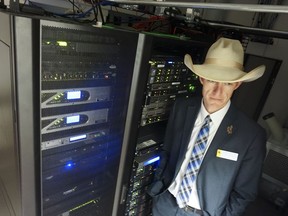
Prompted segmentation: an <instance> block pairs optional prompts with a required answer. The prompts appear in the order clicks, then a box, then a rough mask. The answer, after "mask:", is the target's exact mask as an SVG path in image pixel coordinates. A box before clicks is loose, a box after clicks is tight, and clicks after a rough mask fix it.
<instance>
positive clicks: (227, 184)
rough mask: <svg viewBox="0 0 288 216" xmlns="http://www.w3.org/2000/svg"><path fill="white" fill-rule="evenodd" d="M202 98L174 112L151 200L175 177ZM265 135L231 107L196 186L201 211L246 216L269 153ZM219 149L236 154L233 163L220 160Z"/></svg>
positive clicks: (178, 103) (179, 103)
mask: <svg viewBox="0 0 288 216" xmlns="http://www.w3.org/2000/svg"><path fill="white" fill-rule="evenodd" d="M200 105H201V98H191V99H180V100H178V101H176V102H175V105H174V107H173V109H172V110H171V113H170V118H169V121H168V125H167V130H166V136H165V140H164V147H163V151H162V153H161V160H160V161H161V162H160V166H159V168H158V169H157V171H156V174H155V178H156V180H155V182H154V183H153V185H152V187H151V188H150V190H149V194H150V195H151V196H152V197H153V196H154V197H155V196H157V195H159V194H161V193H163V192H164V191H166V190H167V189H168V187H169V186H170V184H171V183H172V182H173V180H174V179H175V177H176V175H177V173H178V171H179V169H180V166H181V164H182V162H183V160H184V156H185V153H186V150H187V147H188V144H189V139H190V136H191V132H192V128H193V125H194V122H195V120H196V117H197V114H198V112H199V110H200ZM265 144H266V134H265V131H264V129H263V128H261V127H260V126H259V125H258V124H257V123H255V122H254V121H253V120H251V119H249V118H248V117H246V116H245V115H244V114H243V113H242V112H240V111H238V110H237V109H236V108H235V107H234V106H233V105H232V104H231V106H230V108H229V110H228V112H227V114H226V115H225V117H224V119H223V121H222V123H221V124H220V126H219V129H218V131H217V132H216V134H215V137H214V139H213V140H212V142H211V145H210V147H209V149H208V151H207V153H206V155H205V158H204V159H203V162H202V165H201V167H200V170H199V173H198V177H197V181H196V185H197V189H198V196H199V201H200V206H201V209H202V210H204V213H205V215H209V216H236V215H242V214H243V213H244V211H245V208H246V206H247V205H248V204H249V203H250V202H251V201H253V200H254V199H255V198H256V195H257V191H258V182H259V180H260V177H261V168H262V164H263V160H264V157H265V153H266V147H265ZM218 149H221V150H225V151H229V152H234V153H237V154H238V160H237V161H233V160H229V159H223V158H219V157H216V152H217V150H218Z"/></svg>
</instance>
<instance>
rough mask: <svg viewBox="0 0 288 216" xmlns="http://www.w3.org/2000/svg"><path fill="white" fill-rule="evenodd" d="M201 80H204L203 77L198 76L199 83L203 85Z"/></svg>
mask: <svg viewBox="0 0 288 216" xmlns="http://www.w3.org/2000/svg"><path fill="white" fill-rule="evenodd" d="M203 80H204V78H202V77H199V81H200V83H201V84H202V85H203Z"/></svg>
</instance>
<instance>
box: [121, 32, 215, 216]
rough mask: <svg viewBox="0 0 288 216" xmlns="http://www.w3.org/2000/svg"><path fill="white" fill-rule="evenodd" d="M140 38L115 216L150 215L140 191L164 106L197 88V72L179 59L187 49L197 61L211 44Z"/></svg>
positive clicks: (149, 175) (153, 157)
mask: <svg viewBox="0 0 288 216" xmlns="http://www.w3.org/2000/svg"><path fill="white" fill-rule="evenodd" d="M142 36H143V38H144V45H143V50H142V53H143V54H142V57H141V61H140V62H139V63H138V64H139V66H138V67H139V70H140V72H139V76H138V80H137V81H136V83H137V84H135V86H136V87H135V88H134V89H132V91H134V92H135V101H134V104H133V106H134V107H133V111H134V116H133V119H132V120H131V125H133V126H132V127H131V130H130V134H131V135H130V137H129V141H128V143H129V148H128V150H127V154H128V155H130V157H127V158H126V159H125V167H130V168H129V169H128V168H127V169H126V170H125V171H124V174H123V179H122V185H121V188H122V190H121V196H120V199H119V206H118V212H117V213H118V214H117V215H119V216H122V215H125V216H136V215H137V216H140V215H151V207H152V201H151V197H149V196H148V195H147V194H146V191H147V188H148V187H149V185H150V184H151V182H152V181H153V177H154V171H155V169H156V167H157V164H158V163H159V161H160V160H161V158H160V156H159V150H161V146H162V144H163V138H164V134H165V129H166V124H167V119H168V116H169V109H170V108H171V106H172V105H173V102H174V101H175V99H176V98H177V97H181V96H182V97H190V96H192V95H195V94H200V92H201V85H200V82H199V81H198V78H197V76H195V75H194V74H193V73H192V72H190V71H189V70H188V68H187V67H186V66H185V65H184V63H183V58H184V55H185V54H186V53H189V54H190V55H191V56H193V59H194V60H195V62H196V63H200V62H202V61H203V60H204V54H205V53H206V52H207V49H208V47H209V45H210V44H211V42H210V41H196V40H195V41H193V40H190V41H183V40H177V39H175V38H166V37H161V36H154V35H151V34H143V35H142ZM148 161H149V163H148ZM151 161H152V162H153V163H151ZM147 163H148V165H147ZM144 164H145V166H144ZM131 165H132V166H131ZM143 170H149V172H143Z"/></svg>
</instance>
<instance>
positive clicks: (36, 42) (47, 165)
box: [0, 13, 138, 216]
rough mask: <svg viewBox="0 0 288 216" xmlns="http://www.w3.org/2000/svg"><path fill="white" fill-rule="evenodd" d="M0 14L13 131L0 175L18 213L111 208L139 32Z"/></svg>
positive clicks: (46, 215) (50, 215) (48, 215)
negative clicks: (7, 29)
mask: <svg viewBox="0 0 288 216" xmlns="http://www.w3.org/2000/svg"><path fill="white" fill-rule="evenodd" d="M0 15H1V20H5V25H6V26H8V28H9V29H10V31H8V33H9V34H7V35H6V36H7V37H3V38H4V39H3V38H1V50H0V51H1V53H4V56H5V58H3V61H1V63H3V65H4V68H5V71H4V72H3V74H4V76H3V79H2V80H1V83H2V84H3V86H5V90H3V92H2V94H1V101H3V102H4V101H5V103H6V102H7V104H5V108H6V105H7V110H8V111H7V113H8V114H9V119H8V118H7V117H6V116H7V115H6V114H7V113H4V112H3V114H2V113H1V120H2V121H1V132H2V129H3V131H4V129H5V130H6V132H9V133H8V134H9V135H12V137H13V138H11V137H8V138H6V139H3V140H2V141H1V147H2V146H5V147H7V148H10V150H9V156H10V158H9V159H7V157H2V156H3V155H1V163H2V164H5V166H1V172H0V174H1V181H3V185H4V187H5V191H7V194H8V197H9V199H10V201H11V204H12V206H13V207H12V208H13V211H14V212H15V215H17V216H18V215H22V216H39V215H41V216H55V215H62V216H64V215H65V216H68V215H73V216H74V215H75V216H80V215H85V216H89V215H93V216H94V215H101V216H105V215H107V216H110V215H112V209H113V203H114V196H115V193H116V191H117V188H116V182H117V175H118V169H119V160H120V156H121V151H122V148H123V146H125V144H123V139H124V134H125V124H126V117H127V110H128V102H129V95H130V86H131V82H132V77H133V68H134V62H135V57H136V56H137V55H136V50H137V45H138V42H137V41H138V34H136V33H129V32H126V31H120V30H112V29H109V30H107V29H97V28H93V27H87V26H83V25H81V26H80V25H77V24H72V23H61V22H56V21H53V20H42V19H38V18H30V17H20V16H15V15H13V14H4V13H1V14H0ZM2 18H3V19H2ZM1 37H2V35H1ZM6 38H8V39H9V42H7V43H6ZM3 41H4V42H3ZM3 43H4V45H3ZM127 47H129V49H126V48H127ZM6 60H8V61H6ZM10 66H11V67H10ZM4 83H6V84H5V85H4ZM3 104H4V103H3ZM3 107H4V106H3ZM1 109H2V107H1ZM7 119H8V120H7ZM1 134H2V133H1ZM2 153H4V152H3V151H1V154H2ZM4 159H7V160H4ZM3 167H5V168H3ZM8 171H9V172H10V173H13V175H11V176H9V178H8V177H7V173H8ZM19 191H20V192H19ZM15 194H16V195H15Z"/></svg>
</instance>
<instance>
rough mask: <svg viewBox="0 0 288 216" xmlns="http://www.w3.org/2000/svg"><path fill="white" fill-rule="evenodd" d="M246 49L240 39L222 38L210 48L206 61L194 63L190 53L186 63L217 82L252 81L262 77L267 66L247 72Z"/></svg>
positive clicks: (201, 74) (196, 72)
mask: <svg viewBox="0 0 288 216" xmlns="http://www.w3.org/2000/svg"><path fill="white" fill-rule="evenodd" d="M243 61H244V51H243V47H242V44H241V43H240V41H238V40H233V39H228V38H220V39H218V40H217V41H216V42H215V43H214V44H212V46H211V47H210V48H209V50H208V52H207V55H206V58H205V62H204V63H203V64H201V65H199V64H193V61H192V58H191V56H190V55H189V54H186V55H185V57H184V63H185V65H186V66H187V67H188V68H189V69H190V70H191V71H193V72H194V73H195V74H196V75H198V76H199V77H202V78H205V79H208V80H211V81H216V82H228V83H232V82H250V81H253V80H256V79H258V78H259V77H261V76H262V75H263V73H264V71H265V66H264V65H261V66H258V67H257V68H255V69H253V70H251V71H250V72H245V71H244V70H243Z"/></svg>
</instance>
